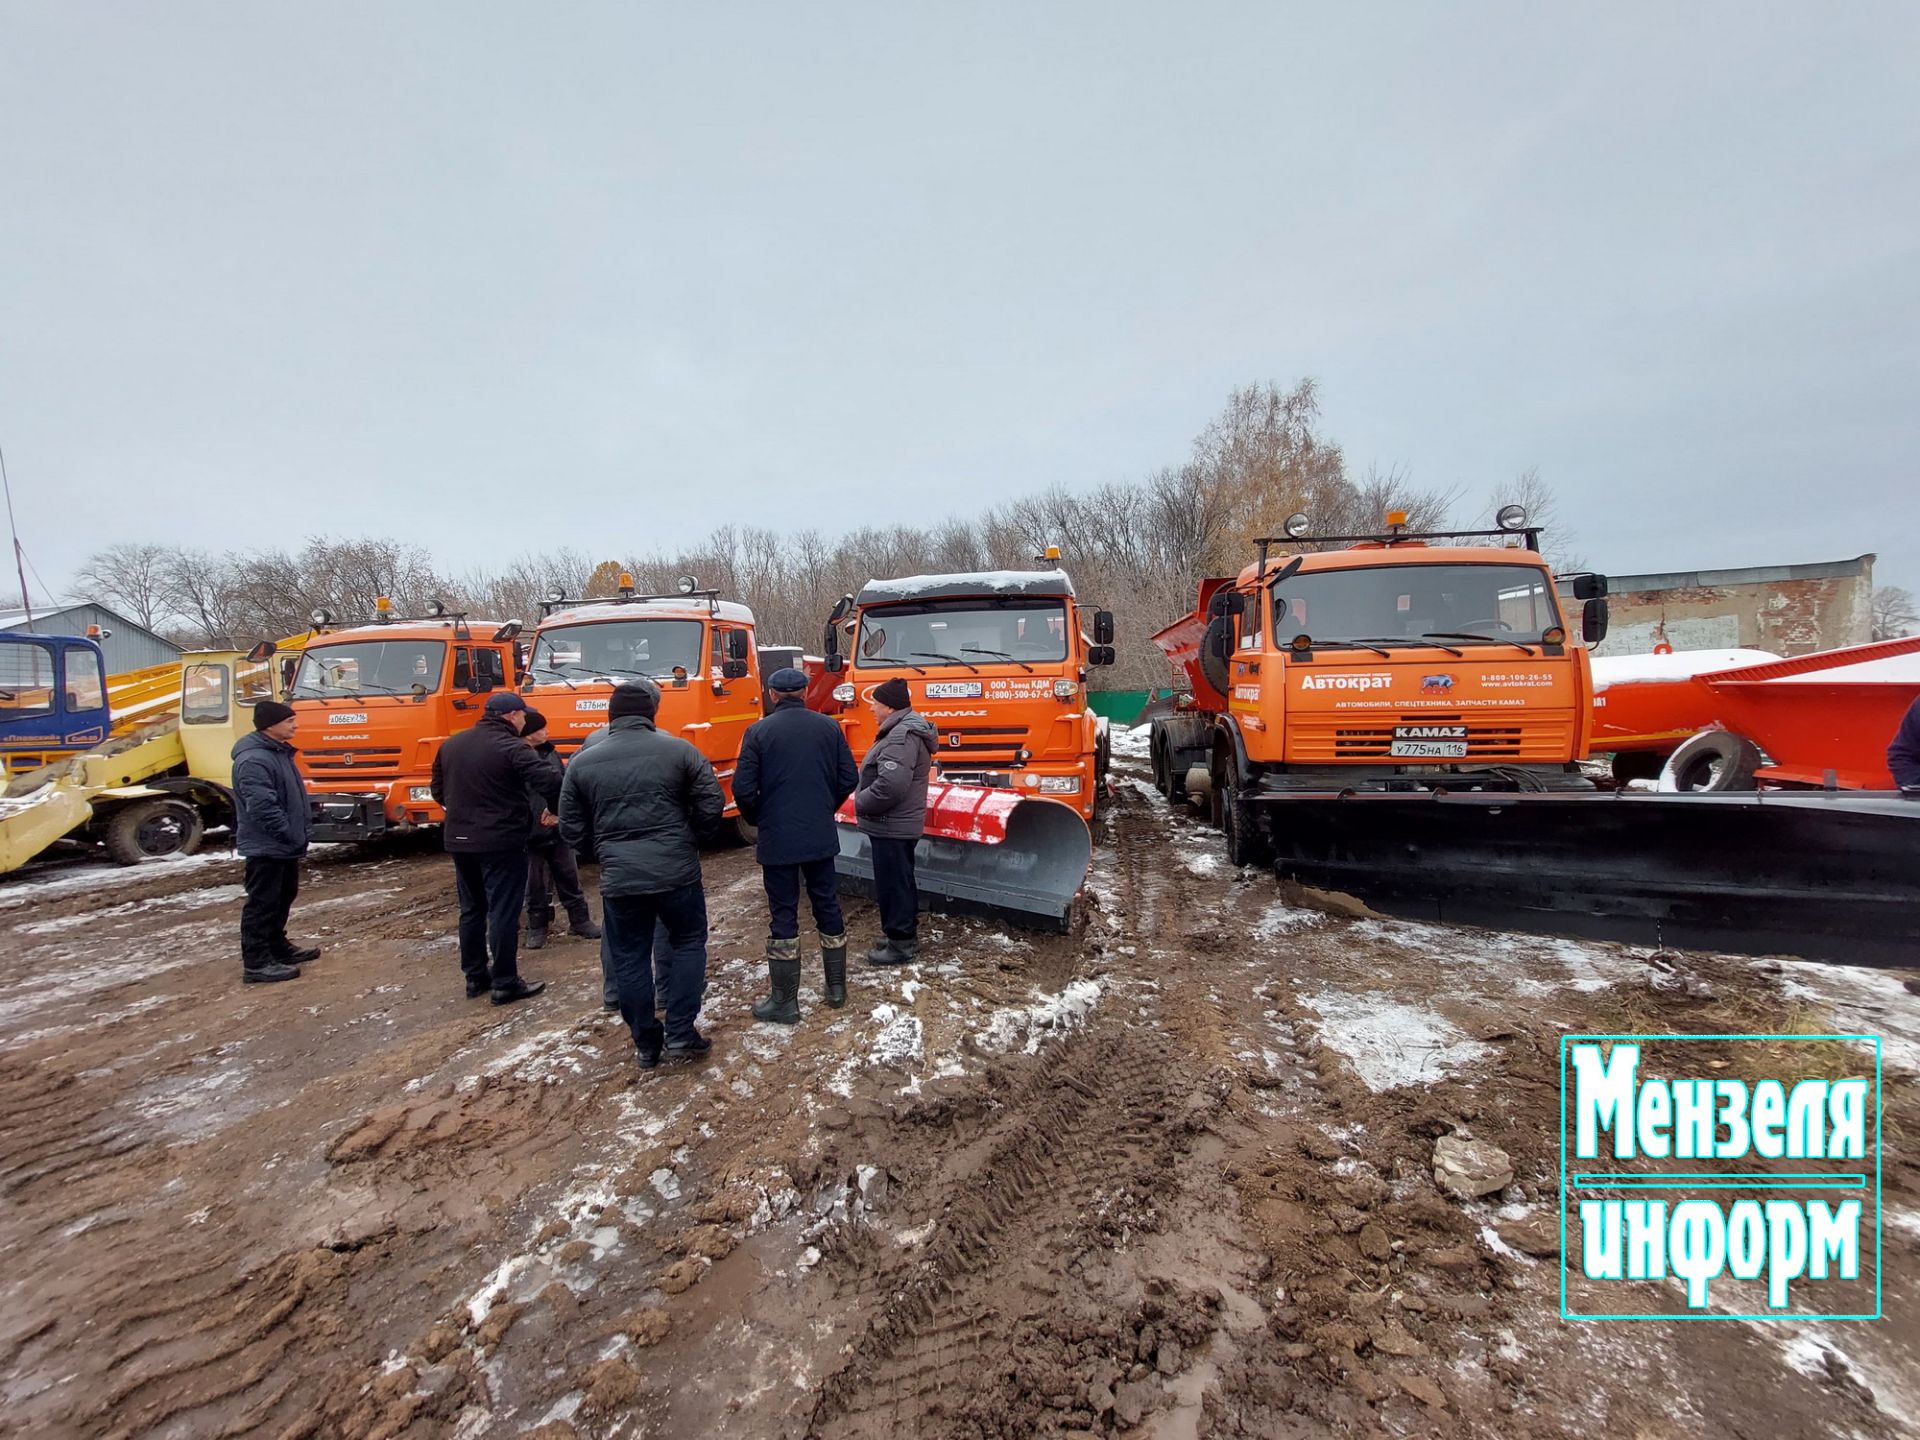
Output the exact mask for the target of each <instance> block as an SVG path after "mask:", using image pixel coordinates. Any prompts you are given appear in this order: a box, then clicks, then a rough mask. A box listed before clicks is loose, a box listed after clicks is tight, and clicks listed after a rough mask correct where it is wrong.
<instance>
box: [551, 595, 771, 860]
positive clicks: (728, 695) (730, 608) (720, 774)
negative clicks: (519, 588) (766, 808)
mask: <svg viewBox="0 0 1920 1440" xmlns="http://www.w3.org/2000/svg"><path fill="white" fill-rule="evenodd" d="M543 608H544V609H545V611H546V614H545V616H544V618H542V619H541V621H540V623H539V625H538V626H537V627H536V628H535V630H534V633H533V641H532V647H531V650H530V653H529V655H528V657H527V670H526V676H525V680H524V682H523V683H522V685H521V687H520V688H521V691H522V693H523V694H524V695H525V697H526V701H527V703H528V704H529V705H531V706H533V708H534V709H536V710H538V711H539V712H540V713H541V714H542V715H544V716H546V718H547V729H548V733H549V734H550V735H551V736H552V738H553V743H554V748H555V749H556V750H558V751H559V752H560V753H561V754H562V755H563V756H571V755H573V754H574V753H575V752H577V751H578V750H579V748H580V746H581V744H582V743H583V742H584V741H585V740H586V738H587V737H588V736H589V735H591V734H592V733H593V732H594V731H595V730H598V729H599V728H600V727H601V726H603V725H605V724H606V723H607V707H608V705H609V703H610V702H611V701H612V698H613V692H614V688H615V687H616V686H618V685H619V684H620V683H621V682H622V681H625V680H631V679H636V678H639V679H647V680H651V681H653V682H654V684H656V685H658V686H659V687H660V710H659V713H658V714H657V715H656V716H655V717H654V724H655V725H656V726H657V727H658V728H659V730H660V731H661V733H663V734H667V735H678V736H679V737H680V738H681V739H683V740H687V741H690V742H691V743H692V744H693V746H694V748H696V749H697V750H699V752H700V753H701V754H702V755H704V756H706V758H707V761H708V763H709V764H711V765H712V766H713V773H714V775H715V776H716V777H717V778H718V779H719V781H720V788H721V791H722V792H723V793H724V794H725V796H726V801H727V815H728V817H729V819H730V821H731V823H732V825H733V827H734V829H735V831H736V832H737V833H738V835H739V836H740V837H741V838H747V837H748V836H749V835H750V834H751V830H750V827H748V826H746V825H745V823H744V822H743V821H741V820H740V818H739V815H740V812H739V810H738V808H737V807H736V806H735V805H734V803H733V772H734V767H735V766H736V765H737V764H738V763H739V759H740V745H741V742H742V740H744V739H745V737H746V733H747V727H748V726H749V725H751V724H753V723H754V721H756V720H758V719H759V718H760V717H761V715H762V714H763V713H764V706H763V702H762V695H761V676H760V661H759V656H758V654H757V651H756V649H755V646H754V622H753V612H752V611H751V610H749V609H748V608H747V607H746V606H745V605H741V604H738V603H736V602H734V601H730V600H722V599H721V598H720V594H719V592H718V591H716V590H703V589H701V588H700V587H699V582H698V581H697V580H696V579H695V578H694V577H692V576H690V575H689V576H684V577H682V579H681V581H680V588H679V590H678V591H677V592H675V593H674V594H671V595H643V594H641V593H639V591H638V590H637V589H636V587H635V586H634V584H633V577H632V576H630V575H622V576H621V577H620V586H619V590H618V593H616V594H613V595H602V596H589V597H584V598H580V599H569V598H568V597H567V596H566V594H565V593H564V592H560V591H556V592H554V593H553V594H551V595H549V596H548V598H547V600H546V601H545V602H543Z"/></svg>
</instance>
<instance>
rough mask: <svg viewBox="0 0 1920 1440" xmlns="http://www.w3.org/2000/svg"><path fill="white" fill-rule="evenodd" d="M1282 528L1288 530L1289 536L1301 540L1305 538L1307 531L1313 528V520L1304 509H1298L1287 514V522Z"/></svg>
mask: <svg viewBox="0 0 1920 1440" xmlns="http://www.w3.org/2000/svg"><path fill="white" fill-rule="evenodd" d="M1280 528H1281V529H1282V530H1284V531H1286V532H1287V535H1288V536H1289V538H1291V539H1294V540H1300V539H1303V538H1305V536H1306V533H1307V532H1308V531H1309V530H1311V529H1312V528H1313V522H1312V521H1311V520H1309V519H1307V515H1306V512H1305V511H1304V510H1296V511H1294V513H1293V514H1291V515H1289V516H1287V519H1286V523H1285V524H1283V525H1282V526H1281V527H1280Z"/></svg>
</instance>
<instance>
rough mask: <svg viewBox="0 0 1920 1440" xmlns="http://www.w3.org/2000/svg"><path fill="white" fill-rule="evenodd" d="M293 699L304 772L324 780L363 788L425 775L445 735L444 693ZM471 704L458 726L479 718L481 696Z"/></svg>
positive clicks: (296, 747)
mask: <svg viewBox="0 0 1920 1440" xmlns="http://www.w3.org/2000/svg"><path fill="white" fill-rule="evenodd" d="M289 703H290V704H291V705H292V706H293V712H294V714H295V715H297V716H299V717H300V725H299V728H298V729H297V730H296V731H295V732H294V740H293V746H294V751H295V754H296V756H297V758H298V762H299V766H300V770H301V772H302V773H303V774H305V775H306V776H307V778H308V779H310V780H314V781H318V782H321V783H323V784H330V785H344V786H347V787H348V788H353V787H354V786H356V785H357V786H360V787H362V788H364V787H365V786H366V785H368V784H371V783H373V782H375V781H382V780H394V779H398V778H399V777H400V776H402V775H406V774H416V775H423V776H424V774H425V773H426V771H427V770H428V769H430V768H431V767H432V764H433V749H434V746H435V745H436V744H437V743H438V742H439V741H440V740H441V739H442V738H444V736H445V735H446V733H447V729H446V726H447V721H446V715H447V705H448V701H447V699H446V697H445V696H440V695H429V696H428V697H427V698H426V699H425V700H422V701H419V702H417V703H416V702H415V701H413V700H412V699H398V698H395V697H393V696H387V695H369V696H367V697H366V699H365V700H364V701H360V700H354V699H351V698H349V697H345V696H335V697H331V698H329V699H325V700H294V701H290V702H289ZM472 703H473V710H472V712H471V714H466V713H462V714H461V715H460V717H459V720H458V721H457V722H456V728H459V729H465V728H466V726H468V725H471V724H472V723H473V722H474V721H475V720H477V719H479V717H480V699H479V698H475V699H474V701H473V702H472Z"/></svg>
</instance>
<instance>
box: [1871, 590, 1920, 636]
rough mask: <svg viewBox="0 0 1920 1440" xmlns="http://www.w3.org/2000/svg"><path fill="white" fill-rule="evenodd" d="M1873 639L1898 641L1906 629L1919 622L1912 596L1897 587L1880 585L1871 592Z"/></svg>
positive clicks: (1919, 617)
mask: <svg viewBox="0 0 1920 1440" xmlns="http://www.w3.org/2000/svg"><path fill="white" fill-rule="evenodd" d="M1872 605H1873V638H1874V639H1875V640H1898V639H1899V638H1900V637H1901V636H1903V635H1905V634H1906V633H1907V631H1908V627H1909V626H1912V625H1913V624H1915V623H1916V622H1920V609H1916V608H1915V607H1914V603H1913V594H1912V592H1910V591H1907V590H1903V589H1901V588H1900V587H1899V586H1898V585H1881V586H1879V587H1877V588H1876V589H1875V590H1874V592H1873V601H1872Z"/></svg>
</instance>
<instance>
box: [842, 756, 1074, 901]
mask: <svg viewBox="0 0 1920 1440" xmlns="http://www.w3.org/2000/svg"><path fill="white" fill-rule="evenodd" d="M941 792H944V793H941ZM928 802H929V803H928V806H927V833H926V835H925V836H923V837H922V838H921V840H920V843H919V845H918V846H917V847H916V848H915V850H914V878H915V881H916V882H917V883H918V885H919V888H920V900H921V903H922V905H924V906H925V907H926V908H928V909H930V910H938V911H941V912H943V913H946V914H953V915H983V916H986V917H988V918H990V919H998V920H1006V921H1008V922H1009V923H1011V924H1014V925H1018V926H1020V927H1021V928H1023V929H1028V930H1051V931H1065V930H1067V929H1068V928H1069V927H1070V926H1071V925H1072V922H1073V906H1074V902H1075V900H1076V899H1077V898H1078V897H1079V894H1080V890H1081V887H1082V886H1083V885H1084V884H1085V883H1086V878H1087V865H1088V862H1089V861H1090V860H1091V859H1092V858H1093V835H1092V832H1090V831H1089V830H1088V829H1087V823H1086V821H1084V820H1082V819H1081V818H1080V816H1079V813H1078V812H1077V811H1075V810H1073V809H1072V808H1071V807H1069V806H1066V805H1062V804H1059V803H1057V802H1055V801H1052V800H1029V799H1025V798H1023V797H1021V796H1018V795H1015V794H1012V793H1010V792H1008V791H1005V790H981V789H975V788H973V787H970V786H961V785H946V786H942V785H934V786H930V787H929V791H928ZM839 818H840V822H841V823H840V825H839V827H838V829H839V835H840V855H839V859H838V861H837V862H836V868H837V871H838V874H839V877H840V889H841V890H842V891H843V892H845V893H847V894H853V895H869V896H870V895H872V894H873V846H872V844H871V843H870V842H869V841H868V839H867V837H866V836H865V835H862V834H861V833H860V832H859V830H857V829H855V828H854V826H853V824H852V823H851V818H850V816H849V815H848V814H847V813H846V812H843V813H842V814H841V816H840V817H839Z"/></svg>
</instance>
